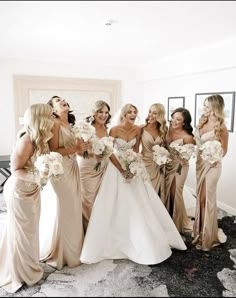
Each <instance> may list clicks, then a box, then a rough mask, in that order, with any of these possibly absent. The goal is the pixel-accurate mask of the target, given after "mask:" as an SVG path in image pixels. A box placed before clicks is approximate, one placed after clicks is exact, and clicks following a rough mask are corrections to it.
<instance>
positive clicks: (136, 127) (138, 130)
mask: <svg viewBox="0 0 236 298" xmlns="http://www.w3.org/2000/svg"><path fill="white" fill-rule="evenodd" d="M134 128H135V130H136V131H137V132H141V130H142V127H141V126H138V125H134Z"/></svg>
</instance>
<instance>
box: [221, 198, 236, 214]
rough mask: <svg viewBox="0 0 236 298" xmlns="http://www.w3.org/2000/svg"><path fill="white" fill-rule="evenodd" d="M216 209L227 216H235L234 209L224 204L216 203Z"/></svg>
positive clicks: (235, 211) (235, 210)
mask: <svg viewBox="0 0 236 298" xmlns="http://www.w3.org/2000/svg"><path fill="white" fill-rule="evenodd" d="M217 207H219V208H220V209H222V210H224V211H225V212H227V213H229V214H232V215H235V216H236V209H235V208H232V207H230V206H229V205H227V204H225V203H222V202H219V201H217Z"/></svg>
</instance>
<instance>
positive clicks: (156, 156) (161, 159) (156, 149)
mask: <svg viewBox="0 0 236 298" xmlns="http://www.w3.org/2000/svg"><path fill="white" fill-rule="evenodd" d="M152 150H153V161H154V162H155V163H156V164H157V165H158V166H159V168H160V174H163V166H164V165H165V164H167V163H169V162H171V161H172V159H171V158H170V157H169V156H170V153H169V151H168V150H167V149H166V148H164V147H162V146H160V145H155V146H153V147H152Z"/></svg>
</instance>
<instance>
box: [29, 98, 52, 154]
mask: <svg viewBox="0 0 236 298" xmlns="http://www.w3.org/2000/svg"><path fill="white" fill-rule="evenodd" d="M53 125H54V121H53V119H52V107H51V106H50V105H49V104H33V105H31V106H30V107H29V108H28V109H27V110H26V111H25V113H24V129H25V132H26V133H27V134H28V135H29V137H30V140H31V142H32V144H33V146H34V148H35V154H36V156H39V155H40V154H45V153H48V152H49V147H48V141H49V140H50V139H51V138H52V136H53V134H52V131H51V130H52V127H53Z"/></svg>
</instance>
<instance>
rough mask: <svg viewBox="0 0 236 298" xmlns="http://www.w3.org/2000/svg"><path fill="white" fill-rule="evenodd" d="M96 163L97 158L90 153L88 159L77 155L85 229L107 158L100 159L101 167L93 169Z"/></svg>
mask: <svg viewBox="0 0 236 298" xmlns="http://www.w3.org/2000/svg"><path fill="white" fill-rule="evenodd" d="M96 163H97V160H96V158H95V157H93V156H92V155H90V156H89V158H88V159H84V158H83V157H82V156H78V164H79V170H80V179H81V192H82V207H83V224H84V230H85V231H86V230H87V226H88V222H89V219H90V215H91V212H92V207H93V204H94V200H95V198H96V195H97V192H98V190H99V187H100V185H101V182H102V178H103V176H104V173H105V171H106V168H107V164H108V159H106V160H102V161H101V167H100V169H99V170H98V171H96V170H95V169H94V167H95V165H96Z"/></svg>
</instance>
